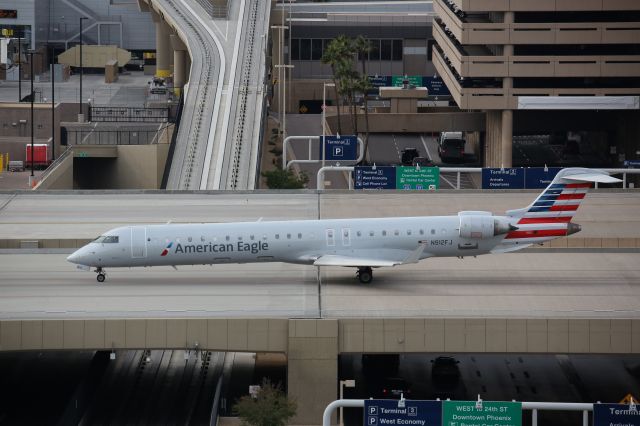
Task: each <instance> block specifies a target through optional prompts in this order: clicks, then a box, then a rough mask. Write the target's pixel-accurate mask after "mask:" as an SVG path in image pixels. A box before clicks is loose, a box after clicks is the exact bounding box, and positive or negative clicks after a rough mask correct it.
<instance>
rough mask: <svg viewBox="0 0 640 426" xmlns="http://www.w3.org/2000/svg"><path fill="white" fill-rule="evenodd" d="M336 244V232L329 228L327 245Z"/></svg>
mask: <svg viewBox="0 0 640 426" xmlns="http://www.w3.org/2000/svg"><path fill="white" fill-rule="evenodd" d="M335 245H336V233H335V230H333V229H327V247H333V246H335Z"/></svg>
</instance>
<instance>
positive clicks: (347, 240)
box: [342, 228, 351, 247]
mask: <svg viewBox="0 0 640 426" xmlns="http://www.w3.org/2000/svg"><path fill="white" fill-rule="evenodd" d="M342 245H343V246H345V247H349V246H350V245H351V229H349V228H342Z"/></svg>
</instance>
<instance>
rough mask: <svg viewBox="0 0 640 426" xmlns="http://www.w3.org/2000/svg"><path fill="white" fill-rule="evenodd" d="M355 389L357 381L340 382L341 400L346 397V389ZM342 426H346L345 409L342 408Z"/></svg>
mask: <svg viewBox="0 0 640 426" xmlns="http://www.w3.org/2000/svg"><path fill="white" fill-rule="evenodd" d="M345 387H347V388H355V387H356V381H355V380H340V399H343V397H344V388H345ZM340 426H344V412H343V407H342V406H341V407H340Z"/></svg>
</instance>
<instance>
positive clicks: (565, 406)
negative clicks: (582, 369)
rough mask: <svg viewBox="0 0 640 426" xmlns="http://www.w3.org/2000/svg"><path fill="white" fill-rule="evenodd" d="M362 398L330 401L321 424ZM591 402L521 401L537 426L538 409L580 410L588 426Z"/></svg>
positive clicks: (327, 423) (327, 425) (361, 404)
mask: <svg viewBox="0 0 640 426" xmlns="http://www.w3.org/2000/svg"><path fill="white" fill-rule="evenodd" d="M364 401H365V400H364V399H339V400H336V401H333V402H331V403H330V404H329V405H327V407H326V408H325V410H324V414H323V416H322V426H331V416H332V415H333V411H334V410H335V409H336V408H339V407H345V408H364ZM593 405H594V404H592V403H581V402H526V401H525V402H522V409H523V410H531V424H532V426H538V411H581V412H582V425H583V426H589V412H590V411H591V412H593Z"/></svg>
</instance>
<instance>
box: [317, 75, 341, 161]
mask: <svg viewBox="0 0 640 426" xmlns="http://www.w3.org/2000/svg"><path fill="white" fill-rule="evenodd" d="M327 87H336V85H335V83H323V84H322V140H321V141H320V143H322V167H324V159H325V158H326V156H327V155H326V154H327V153H326V152H325V149H326V148H325V144H324V137H325V134H326V133H327V130H326V125H325V123H326V121H327V113H326V111H327ZM338 108H340V107H338Z"/></svg>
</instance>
